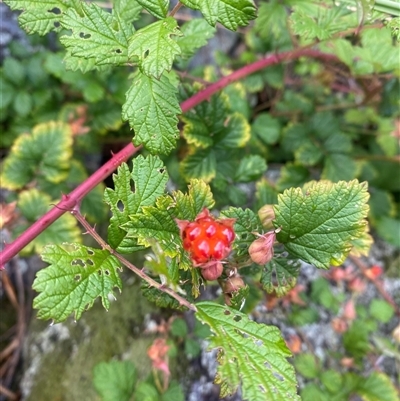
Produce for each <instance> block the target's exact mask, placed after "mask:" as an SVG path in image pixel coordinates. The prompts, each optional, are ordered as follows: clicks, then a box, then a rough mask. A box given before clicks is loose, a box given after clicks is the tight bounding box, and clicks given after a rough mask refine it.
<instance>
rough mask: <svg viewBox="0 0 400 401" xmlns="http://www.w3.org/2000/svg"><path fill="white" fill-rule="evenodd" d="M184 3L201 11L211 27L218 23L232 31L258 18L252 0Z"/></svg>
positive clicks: (210, 0) (185, 0) (185, 1)
mask: <svg viewBox="0 0 400 401" xmlns="http://www.w3.org/2000/svg"><path fill="white" fill-rule="evenodd" d="M182 3H183V4H185V5H186V6H187V7H190V8H193V9H195V10H200V11H201V12H202V13H203V15H204V18H205V19H206V21H207V22H208V23H209V24H210V25H212V26H215V24H216V22H217V21H218V22H220V23H221V24H222V25H224V26H225V27H226V28H228V29H230V30H232V31H235V30H236V29H237V28H238V26H245V25H247V24H248V23H249V22H250V20H252V19H255V18H256V16H257V12H256V6H255V4H254V2H253V1H252V0H216V1H215V0H183V1H182Z"/></svg>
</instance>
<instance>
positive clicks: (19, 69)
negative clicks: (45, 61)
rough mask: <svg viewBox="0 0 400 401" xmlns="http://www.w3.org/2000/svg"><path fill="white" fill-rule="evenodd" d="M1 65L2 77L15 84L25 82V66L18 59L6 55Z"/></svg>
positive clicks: (18, 84)
mask: <svg viewBox="0 0 400 401" xmlns="http://www.w3.org/2000/svg"><path fill="white" fill-rule="evenodd" d="M2 67H3V68H2V70H1V72H2V75H3V76H2V79H3V78H5V79H6V80H7V81H8V82H11V83H13V84H14V85H16V86H20V85H23V84H24V83H25V75H26V71H25V67H24V65H23V64H22V63H21V62H20V61H19V60H17V59H15V58H13V57H6V58H5V59H4V62H3V66H2ZM2 83H3V81H2Z"/></svg>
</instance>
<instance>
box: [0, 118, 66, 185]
mask: <svg viewBox="0 0 400 401" xmlns="http://www.w3.org/2000/svg"><path fill="white" fill-rule="evenodd" d="M71 156H72V132H71V129H70V127H69V125H67V124H65V123H62V122H55V121H50V122H48V123H42V124H38V125H36V126H35V127H34V128H33V131H32V134H23V135H20V136H19V137H18V138H17V140H16V141H15V142H14V144H13V146H12V148H11V152H10V154H9V155H8V156H7V158H6V159H5V161H4V164H3V171H2V174H1V185H2V187H4V188H7V189H10V190H14V189H19V188H22V187H24V186H25V185H27V184H28V183H29V182H31V181H32V180H33V179H34V178H36V177H43V178H44V179H45V180H47V181H49V182H52V183H58V182H61V181H62V180H64V179H65V178H66V177H67V175H68V170H69V163H70V158H71Z"/></svg>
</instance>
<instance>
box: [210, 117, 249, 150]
mask: <svg viewBox="0 0 400 401" xmlns="http://www.w3.org/2000/svg"><path fill="white" fill-rule="evenodd" d="M224 125H225V124H224ZM249 139H250V125H249V123H248V122H247V119H246V118H245V116H244V115H243V114H240V113H237V112H236V113H234V114H232V115H231V116H230V117H229V119H228V121H227V122H226V126H224V129H223V131H222V132H221V133H219V134H217V135H216V138H215V143H216V145H217V147H218V148H219V149H223V150H226V149H235V148H242V147H244V146H245V145H246V143H247V142H248V141H249Z"/></svg>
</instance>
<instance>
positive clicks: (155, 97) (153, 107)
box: [122, 71, 181, 154]
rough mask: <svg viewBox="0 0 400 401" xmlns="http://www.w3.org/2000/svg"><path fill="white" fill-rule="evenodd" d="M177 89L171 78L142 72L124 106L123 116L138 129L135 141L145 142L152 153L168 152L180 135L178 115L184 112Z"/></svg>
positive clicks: (134, 79)
mask: <svg viewBox="0 0 400 401" xmlns="http://www.w3.org/2000/svg"><path fill="white" fill-rule="evenodd" d="M176 93H177V91H176V88H174V87H173V86H172V85H171V83H170V82H169V80H168V78H167V77H165V76H161V78H160V80H157V79H154V78H150V77H148V76H146V75H144V74H142V73H140V72H139V71H137V72H136V74H135V75H134V76H133V83H132V86H131V87H130V89H129V90H128V92H127V94H126V102H125V104H124V105H123V106H122V118H123V119H124V120H127V121H129V124H130V126H131V127H132V128H133V129H134V131H135V137H134V138H133V143H134V144H135V145H136V146H139V145H142V144H143V145H144V146H145V147H146V148H147V149H148V150H149V151H150V152H151V153H163V154H167V153H169V152H170V151H171V150H172V149H174V148H175V144H176V141H177V139H178V138H179V130H178V128H177V123H178V118H177V116H176V115H177V114H180V113H181V109H180V107H179V103H178V100H177V98H176Z"/></svg>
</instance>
